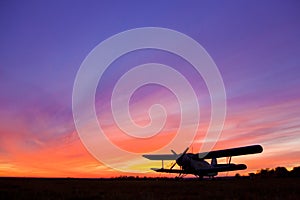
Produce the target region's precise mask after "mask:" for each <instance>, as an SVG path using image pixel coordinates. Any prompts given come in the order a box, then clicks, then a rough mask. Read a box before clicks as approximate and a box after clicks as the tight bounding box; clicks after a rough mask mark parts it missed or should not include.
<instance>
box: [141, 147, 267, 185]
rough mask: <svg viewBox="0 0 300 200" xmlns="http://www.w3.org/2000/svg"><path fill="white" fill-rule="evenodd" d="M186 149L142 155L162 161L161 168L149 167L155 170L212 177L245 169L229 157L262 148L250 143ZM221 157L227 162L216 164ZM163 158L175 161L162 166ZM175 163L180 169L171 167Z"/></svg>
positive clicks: (250, 152) (259, 151) (254, 152)
mask: <svg viewBox="0 0 300 200" xmlns="http://www.w3.org/2000/svg"><path fill="white" fill-rule="evenodd" d="M188 150H189V148H187V149H186V150H185V151H184V152H183V153H181V154H177V153H176V152H175V151H173V150H171V152H172V154H152V155H150V154H147V155H143V157H145V158H147V159H149V160H161V161H162V167H161V168H151V169H152V170H154V171H156V172H165V173H176V174H179V176H178V177H183V176H185V175H187V174H193V175H195V176H197V177H199V178H200V179H202V178H203V177H204V176H208V177H214V176H216V175H218V172H226V171H235V170H244V169H247V166H246V165H245V164H234V163H231V158H232V157H233V156H241V155H247V154H256V153H261V152H262V151H263V148H262V146H261V145H251V146H244V147H237V148H231V149H223V150H217V151H210V152H203V153H196V154H193V153H187V152H188ZM222 157H227V163H225V164H218V162H217V158H222ZM207 159H211V162H210V164H209V163H208V162H207V161H206V160H207ZM165 160H175V162H174V164H172V166H171V167H170V168H164V161H165ZM175 165H178V166H179V167H180V169H173V168H174V167H175Z"/></svg>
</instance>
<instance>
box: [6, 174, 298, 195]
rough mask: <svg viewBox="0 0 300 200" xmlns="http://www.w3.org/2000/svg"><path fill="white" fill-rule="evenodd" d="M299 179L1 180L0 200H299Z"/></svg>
mask: <svg viewBox="0 0 300 200" xmlns="http://www.w3.org/2000/svg"><path fill="white" fill-rule="evenodd" d="M299 185H300V179H299V178H270V179H254V180H250V179H230V180H211V181H210V180H203V181H199V180H179V181H178V180H173V179H168V180H164V179H160V180H141V179H140V180H139V179H138V180H99V179H32V178H1V179H0V199H172V200H174V199H203V198H212V199H217V198H220V199H300V188H299Z"/></svg>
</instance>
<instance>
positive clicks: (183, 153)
mask: <svg viewBox="0 0 300 200" xmlns="http://www.w3.org/2000/svg"><path fill="white" fill-rule="evenodd" d="M188 150H189V148H188V147H187V148H186V149H185V150H184V152H183V153H182V154H181V155H180V156H179V157H178V158H177V159H176V161H175V163H174V164H173V165H172V166H171V168H170V169H173V167H175V165H176V164H177V160H178V159H181V158H182V157H183V156H184V155H185V154H186V152H187V151H188ZM171 151H172V153H173V154H175V155H177V154H176V152H175V151H173V150H171Z"/></svg>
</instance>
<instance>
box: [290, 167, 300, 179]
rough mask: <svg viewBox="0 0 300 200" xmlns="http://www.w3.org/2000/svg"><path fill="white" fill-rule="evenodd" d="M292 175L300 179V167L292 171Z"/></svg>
mask: <svg viewBox="0 0 300 200" xmlns="http://www.w3.org/2000/svg"><path fill="white" fill-rule="evenodd" d="M291 175H292V176H293V177H300V166H299V167H294V168H293V170H292V171H291Z"/></svg>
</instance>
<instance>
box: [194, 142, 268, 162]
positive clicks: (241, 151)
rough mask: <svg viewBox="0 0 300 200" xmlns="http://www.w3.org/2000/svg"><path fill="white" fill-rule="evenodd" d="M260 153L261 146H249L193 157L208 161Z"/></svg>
mask: <svg viewBox="0 0 300 200" xmlns="http://www.w3.org/2000/svg"><path fill="white" fill-rule="evenodd" d="M262 151H263V148H262V146H260V145H251V146H245V147H237V148H232V149H224V150H217V151H211V152H204V153H199V154H194V155H195V156H197V157H198V158H203V159H210V158H221V157H231V156H240V155H247V154H255V153H261V152H262Z"/></svg>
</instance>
